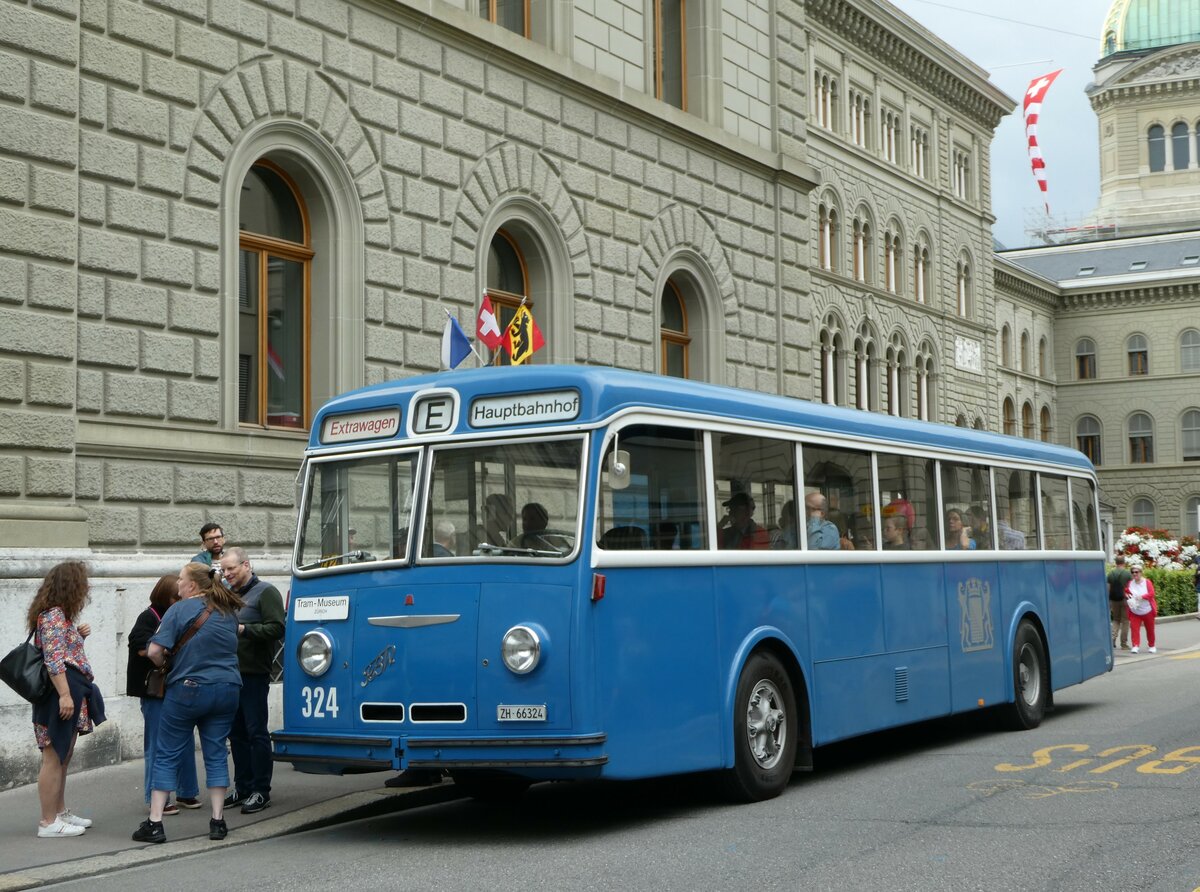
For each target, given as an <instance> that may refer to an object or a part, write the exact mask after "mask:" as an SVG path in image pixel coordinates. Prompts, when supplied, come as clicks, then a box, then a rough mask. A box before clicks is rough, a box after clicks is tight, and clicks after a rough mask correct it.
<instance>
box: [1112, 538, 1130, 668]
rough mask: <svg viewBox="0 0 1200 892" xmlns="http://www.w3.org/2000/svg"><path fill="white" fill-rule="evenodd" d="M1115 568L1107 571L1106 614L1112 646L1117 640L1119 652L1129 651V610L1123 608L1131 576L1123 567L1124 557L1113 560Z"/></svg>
mask: <svg viewBox="0 0 1200 892" xmlns="http://www.w3.org/2000/svg"><path fill="white" fill-rule="evenodd" d="M1113 562H1114V564H1115V566H1114V567H1113V568H1112V569H1111V570H1110V571H1109V573H1108V577H1107V581H1108V614H1109V617H1110V618H1111V619H1112V636H1111V637H1112V644H1113V647H1116V646H1117V638H1118V637H1119V638H1120V640H1121V650H1129V608H1128V607H1126V606H1125V586H1127V585H1129V580H1130V579H1132V578H1133V575H1132V574H1131V573H1130V572H1129V568H1128V567H1126V566H1125V555H1123V554H1119V555H1117V556H1116V558H1114V561H1113Z"/></svg>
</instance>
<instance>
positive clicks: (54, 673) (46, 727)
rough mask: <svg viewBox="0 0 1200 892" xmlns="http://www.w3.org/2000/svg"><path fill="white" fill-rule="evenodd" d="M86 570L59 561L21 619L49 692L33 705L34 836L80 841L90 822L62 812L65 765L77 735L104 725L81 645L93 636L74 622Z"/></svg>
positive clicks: (85, 597) (82, 602)
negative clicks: (37, 815)
mask: <svg viewBox="0 0 1200 892" xmlns="http://www.w3.org/2000/svg"><path fill="white" fill-rule="evenodd" d="M90 590H91V587H90V586H89V585H88V575H87V566H86V565H85V564H83V563H82V562H81V561H64V562H63V563H61V564H58V565H56V566H54V567H52V568H51V569H50V572H49V573H47V574H46V577H45V578H44V579H43V580H42V584H41V585H40V586H39V587H38V590H37V594H36V595H34V598H33V603H31V604H30V605H29V612H28V613H27V614H26V626H27V628H28V630H29V631H30V632H32V633H33V634H34V644H36V645H37V646H38V647H40V648H41V649H42V659H43V661H44V662H45V664H46V672H47V673H49V675H50V682H51V684H53V685H54V690H53V691H52V692H51V693H50V694H48V695H47V696H46V697H45V698H43V699H42V700H40V701H39V702H37V703H35V704H34V705H33V735H34V738H35V739H36V740H37V747H38V749H39V750H41V751H42V767H41V769H40V770H39V771H38V781H37V787H38V800H39V802H40V804H41V807H42V819H41V821H40V822H38V832H37V835H38V837H40V838H42V839H58V838H62V837H67V836H80V835H81V834H82V833H83V832H84V831H85V830H86V829H87V828H88V827H91V826H92V821H91V819H90V818H84V817H80V816H79V815H76V814H73V813H72V812H71V811H70V810H69V809H68V808H67V802H66V797H67V766H68V765H70V764H71V756H72V755H73V754H74V752H75V740H76V739H77V738H78V736H79V735H80V734H90V733H91V732H92V728H93V727H94V726H96V725H99V724H100V723H101V722H103V721H104V698H103V697H102V696H101V695H100V689H99V688H98V687H96V685H95V676H94V675H93V674H92V667H91V664H90V663H89V662H88V658H87V655H86V654H85V653H84V650H83V640H84V639H85V638H87V636H88V635H90V634H91V633H92V629H91V627H90V626H89V625H88V624H87V623H77V622H76V621H77V620H78V619H79V614H80V613H81V612H82V611H83V608H84V607H85V606H86V605H87V603H88V601H89V600H91V599H90V597H89V594H88V593H89V591H90Z"/></svg>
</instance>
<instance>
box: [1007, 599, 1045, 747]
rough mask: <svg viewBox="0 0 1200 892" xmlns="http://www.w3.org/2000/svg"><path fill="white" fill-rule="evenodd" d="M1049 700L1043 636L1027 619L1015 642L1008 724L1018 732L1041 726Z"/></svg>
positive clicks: (1022, 623)
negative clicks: (1011, 696)
mask: <svg viewBox="0 0 1200 892" xmlns="http://www.w3.org/2000/svg"><path fill="white" fill-rule="evenodd" d="M1049 697H1050V670H1049V665H1048V664H1047V662H1046V647H1045V645H1044V644H1043V643H1042V636H1041V635H1039V634H1038V632H1037V629H1035V628H1034V627H1033V623H1031V622H1029V621H1028V620H1024V621H1022V622H1021V625H1019V626H1018V627H1017V636H1016V638H1015V639H1013V703H1012V705H1011V706H1010V707H1009V713H1008V725H1009V727H1011V728H1013V729H1014V730H1016V731H1028V730H1030V729H1033V728H1036V727H1037V726H1038V725H1040V724H1041V723H1042V717H1043V716H1045V714H1046V703H1047V700H1048V699H1049Z"/></svg>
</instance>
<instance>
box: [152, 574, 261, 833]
mask: <svg viewBox="0 0 1200 892" xmlns="http://www.w3.org/2000/svg"><path fill="white" fill-rule="evenodd" d="M215 577H216V574H215V573H214V572H213V570H212V568H211V567H207V566H205V565H204V564H200V563H196V562H192V563H190V564H188V565H187V566H186V567H184V568H183V570H182V572H181V573H180V574H179V596H180V598H181V600H180V601H179V602H178V603H176V604H173V605H171V607H170V608H169V609H168V610H167V612H166V613H165V614H164V615H163V619H162V624H161V625H160V626H159V627H158V631H157V632H155V633H154V635H153V636H152V637H151V638H150V644H149V645H148V646H147V648H146V656H147V657H148V658H149V659H150V662H152V663H153V664H154V665H155V666H161V665H163V663H164V662H165V660H166V657H167V652H168V651H170V652H171V654H170V656H171V670H170V672H168V673H167V692H166V696H165V697H164V698H163V704H162V712H161V714H160V716H159V727H158V745H157V747H156V748H155V751H154V766H153V768H152V769H151V776H150V786H151V787H152V788H153V789H152V790H151V792H150V817H148V818H147V819H146V820H144V821H142V823H141V826H139V827H138V828H137V830H135V831H134V832H133V838H134V839H135V840H136V841H138V842H152V843H161V842H166V840H167V836H166V833H165V832H164V830H163V825H162V817H163V808H164V807H165V806H166V804H167V797H168V796H169V795H170V791H171V790H175V789H177V788H178V786H179V766H180V764H181V762H182V761H183V757H184V753H185V752H186V751H187V750H188V749H189V747H190V746H191V743H192V733H193V731H194V730H198V731H199V732H200V750H201V752H202V753H203V754H204V782H205V784H206V785H207V787H208V798H209V802H210V804H211V806H212V818H211V819H210V820H209V822H208V838H209V839H224V838H225V836H226V834H227V833H228V832H229V828H228V827H227V826H226V825H225V791H226V790H227V789H228V787H229V764H228V761H227V759H226V754H225V739H226V738H227V737H228V736H229V726H230V725H232V724H233V716H234V714H235V713H236V712H237V705H238V693H239V691H240V690H241V687H242V677H241V674H240V673H239V672H238V666H237V644H238V641H237V625H238V620H237V611H238V610H239V609H240V608H241V607H242V599H241V598H239V597H238V596H237V595H236V594H234V593H233V592H232V591H230V590H229V589H228V588H226V587H225V586H224V585H223V584H222V583H221V581H220V580H219V579H216V578H215Z"/></svg>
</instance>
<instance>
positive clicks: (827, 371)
mask: <svg viewBox="0 0 1200 892" xmlns="http://www.w3.org/2000/svg"><path fill="white" fill-rule="evenodd" d="M836 325H837V322H836V319H835V318H834V317H830V318H829V319H827V320H826V322H825V327H824V329H823V330H822V331H821V402H823V403H826V404H827V405H830V406H840V405H842V404H843V402H844V399H843V396H842V395H843V393H844V389H843V383H844V381H845V376H846V369H845V362H846V358H845V345H844V343H843V341H842V335H841V332H839V331H838V330H837V327H836Z"/></svg>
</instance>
